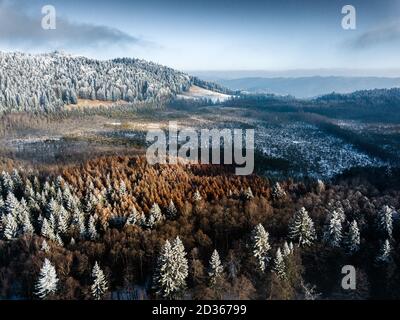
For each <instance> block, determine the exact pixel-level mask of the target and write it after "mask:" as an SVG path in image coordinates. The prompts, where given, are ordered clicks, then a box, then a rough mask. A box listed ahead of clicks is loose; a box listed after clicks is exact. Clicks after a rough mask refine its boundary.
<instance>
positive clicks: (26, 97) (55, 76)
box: [0, 52, 222, 113]
mask: <svg viewBox="0 0 400 320" xmlns="http://www.w3.org/2000/svg"><path fill="white" fill-rule="evenodd" d="M192 84H196V85H200V86H201V85H203V87H204V85H205V87H206V88H211V87H213V85H212V84H210V83H202V82H201V81H199V80H198V79H196V78H194V77H191V76H189V75H187V74H185V73H183V72H180V71H176V70H174V69H171V68H168V67H165V66H161V65H159V64H155V63H152V62H147V61H144V60H139V59H130V58H119V59H114V60H107V61H99V60H93V59H89V58H85V57H74V56H71V55H67V54H63V53H59V52H54V53H49V54H39V55H31V54H24V53H3V52H0V113H3V112H7V111H51V110H58V109H61V108H63V106H65V105H67V104H76V103H77V102H78V99H89V100H102V101H115V102H116V101H126V102H132V103H136V102H149V103H157V102H160V101H163V100H165V99H168V98H169V97H173V96H175V95H176V94H178V93H181V92H183V91H186V90H188V89H189V87H190V86H191V85H192ZM213 89H215V90H216V91H218V90H219V91H221V90H222V88H219V87H218V88H217V87H216V88H213Z"/></svg>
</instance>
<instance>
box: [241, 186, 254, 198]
mask: <svg viewBox="0 0 400 320" xmlns="http://www.w3.org/2000/svg"><path fill="white" fill-rule="evenodd" d="M243 197H244V198H245V199H246V200H250V199H253V198H254V195H253V191H252V190H251V188H250V187H248V188H247V189H246V190H245V191H244V193H243Z"/></svg>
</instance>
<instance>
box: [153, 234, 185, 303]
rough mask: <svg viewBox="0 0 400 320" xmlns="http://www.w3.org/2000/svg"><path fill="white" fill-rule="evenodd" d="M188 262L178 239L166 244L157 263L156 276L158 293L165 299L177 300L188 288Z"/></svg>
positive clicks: (155, 281)
mask: <svg viewBox="0 0 400 320" xmlns="http://www.w3.org/2000/svg"><path fill="white" fill-rule="evenodd" d="M187 276H188V262H187V259H186V253H185V250H184V247H183V244H182V242H181V240H180V239H179V237H177V238H176V239H175V240H174V241H173V243H172V244H171V243H170V242H169V241H168V240H167V241H166V242H165V244H164V246H163V248H162V250H161V254H160V256H159V258H158V261H157V270H156V274H155V276H154V283H155V288H156V289H157V293H158V294H160V295H161V296H162V297H164V298H169V299H172V298H176V297H178V296H179V295H180V294H182V292H183V290H184V289H185V288H186V278H187Z"/></svg>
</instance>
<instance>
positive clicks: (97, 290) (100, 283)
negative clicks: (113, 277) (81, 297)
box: [91, 261, 108, 300]
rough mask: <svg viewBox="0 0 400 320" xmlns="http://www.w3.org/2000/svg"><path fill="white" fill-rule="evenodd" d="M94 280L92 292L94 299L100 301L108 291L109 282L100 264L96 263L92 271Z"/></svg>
mask: <svg viewBox="0 0 400 320" xmlns="http://www.w3.org/2000/svg"><path fill="white" fill-rule="evenodd" d="M92 278H93V284H92V286H91V291H92V295H93V298H94V299H95V300H100V299H101V298H102V297H103V295H104V294H105V293H106V291H107V289H108V288H107V281H106V278H105V276H104V273H103V270H101V269H100V267H99V264H98V263H97V261H96V263H95V264H94V267H93V270H92Z"/></svg>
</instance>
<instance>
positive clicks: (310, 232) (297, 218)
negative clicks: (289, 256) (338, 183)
mask: <svg viewBox="0 0 400 320" xmlns="http://www.w3.org/2000/svg"><path fill="white" fill-rule="evenodd" d="M289 237H290V239H292V240H293V241H296V242H297V243H298V244H299V246H301V247H302V246H309V245H311V244H312V243H313V242H314V241H315V240H316V238H317V236H316V232H315V228H314V222H313V221H312V220H311V218H310V216H309V215H308V212H307V210H306V209H305V208H304V207H302V208H301V209H300V210H298V211H296V213H295V215H294V217H293V219H292V221H291V223H290V225H289Z"/></svg>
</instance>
